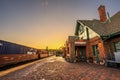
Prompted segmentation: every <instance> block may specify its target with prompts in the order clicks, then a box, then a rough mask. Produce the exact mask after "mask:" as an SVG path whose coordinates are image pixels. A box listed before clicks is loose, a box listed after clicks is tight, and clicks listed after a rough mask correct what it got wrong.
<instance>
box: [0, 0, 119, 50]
mask: <svg viewBox="0 0 120 80" xmlns="http://www.w3.org/2000/svg"><path fill="white" fill-rule="evenodd" d="M100 5H105V8H106V11H107V12H109V14H110V16H113V15H114V14H115V13H117V12H118V11H120V0H0V39H1V40H6V41H10V42H14V43H18V44H22V45H26V46H30V47H34V48H39V49H45V48H46V46H48V48H49V49H58V48H59V47H61V46H63V45H64V43H65V41H66V40H67V37H68V36H69V35H74V32H75V26H76V20H92V19H99V15H98V7H99V6H100Z"/></svg>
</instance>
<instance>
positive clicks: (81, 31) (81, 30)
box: [79, 25, 84, 35]
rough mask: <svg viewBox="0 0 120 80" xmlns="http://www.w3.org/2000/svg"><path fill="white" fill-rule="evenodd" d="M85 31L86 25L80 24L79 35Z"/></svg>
mask: <svg viewBox="0 0 120 80" xmlns="http://www.w3.org/2000/svg"><path fill="white" fill-rule="evenodd" d="M83 32H84V27H83V25H80V26H79V35H81V34H82V33H83Z"/></svg>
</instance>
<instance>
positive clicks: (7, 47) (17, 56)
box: [0, 40, 38, 67]
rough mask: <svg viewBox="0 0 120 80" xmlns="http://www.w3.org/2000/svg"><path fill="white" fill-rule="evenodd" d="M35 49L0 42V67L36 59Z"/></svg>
mask: <svg viewBox="0 0 120 80" xmlns="http://www.w3.org/2000/svg"><path fill="white" fill-rule="evenodd" d="M36 52H37V49H35V48H31V47H27V46H23V45H19V44H16V43H11V42H8V41H4V40H0V67H1V66H4V65H8V64H13V63H18V62H23V61H28V60H33V59H37V58H38V54H36Z"/></svg>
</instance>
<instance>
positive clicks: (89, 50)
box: [86, 36, 105, 61]
mask: <svg viewBox="0 0 120 80" xmlns="http://www.w3.org/2000/svg"><path fill="white" fill-rule="evenodd" d="M93 45H97V46H98V51H99V57H100V61H102V60H103V58H104V53H105V49H104V47H105V46H104V43H103V41H102V40H101V38H100V37H98V36H96V37H94V38H92V39H90V40H89V44H88V45H87V50H86V51H87V57H88V58H89V57H94V59H96V57H95V56H93V50H92V46H93Z"/></svg>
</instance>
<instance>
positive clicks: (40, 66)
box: [0, 56, 120, 80]
mask: <svg viewBox="0 0 120 80" xmlns="http://www.w3.org/2000/svg"><path fill="white" fill-rule="evenodd" d="M0 80H120V69H117V68H111V67H105V66H101V65H96V64H89V63H85V62H79V63H69V62H66V61H65V60H64V58H62V57H56V56H52V57H49V58H45V59H43V60H38V61H37V62H35V63H34V64H31V65H29V66H26V67H24V68H22V69H18V70H16V71H14V72H11V73H8V74H6V75H4V76H1V77H0Z"/></svg>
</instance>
